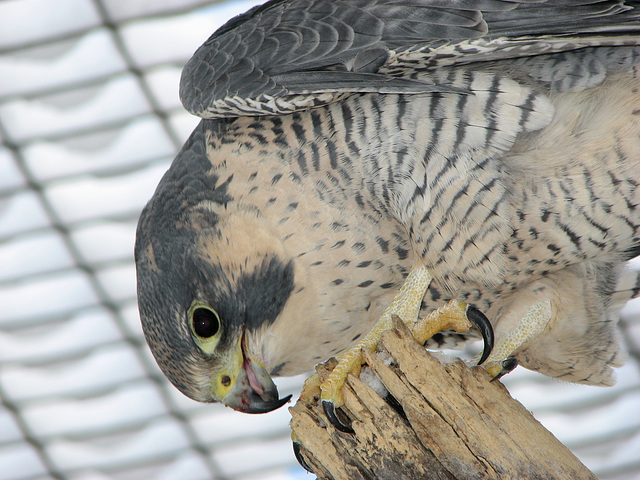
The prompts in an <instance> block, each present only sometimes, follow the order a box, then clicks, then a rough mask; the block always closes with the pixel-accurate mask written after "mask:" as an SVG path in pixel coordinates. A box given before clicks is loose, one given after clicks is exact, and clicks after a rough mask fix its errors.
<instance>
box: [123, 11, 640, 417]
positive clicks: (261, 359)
mask: <svg viewBox="0 0 640 480" xmlns="http://www.w3.org/2000/svg"><path fill="white" fill-rule="evenodd" d="M639 88H640V2H638V1H630V0H627V1H624V0H334V1H328V0H271V1H269V2H267V3H265V4H264V5H262V6H259V7H256V8H254V9H252V10H250V11H249V12H247V13H245V14H243V15H240V16H238V17H236V18H234V19H232V20H231V21H229V22H228V23H227V24H226V25H224V26H223V27H221V28H220V29H219V30H217V31H216V32H215V33H214V34H213V35H212V36H211V37H210V38H209V39H208V40H207V41H206V42H205V43H204V45H202V47H200V48H199V49H198V50H197V51H196V52H195V54H194V56H193V57H192V58H191V60H190V61H189V62H188V63H187V65H186V66H185V68H184V70H183V74H182V79H181V86H180V96H181V100H182V102H183V104H184V106H185V108H186V109H187V110H188V111H190V112H191V113H193V114H195V115H197V116H199V117H202V121H201V122H200V124H199V125H198V126H197V127H196V129H195V130H194V132H193V134H192V135H191V137H190V138H189V139H188V140H187V142H186V144H185V145H184V147H183V148H182V150H181V151H180V152H179V153H178V155H177V157H176V159H175V160H174V162H173V164H172V165H171V167H170V169H169V170H168V171H167V173H166V174H165V175H164V177H163V178H162V180H161V182H160V184H159V185H158V188H157V190H156V192H155V193H154V195H153V197H152V199H151V200H150V201H149V203H148V204H147V206H146V207H145V209H144V211H143V212H142V215H141V217H140V221H139V224H138V230H137V240H136V247H135V256H136V265H137V279H138V302H139V310H140V315H141V320H142V325H143V329H144V333H145V336H146V340H147V342H148V344H149V346H150V348H151V351H152V352H153V354H154V356H155V359H156V360H157V362H158V365H159V366H160V368H161V369H162V371H163V372H164V374H165V375H166V376H167V377H168V378H169V380H170V381H171V382H172V383H173V384H174V385H175V386H176V387H177V388H178V389H179V390H180V391H182V392H183V393H184V394H185V395H187V396H189V397H191V398H193V399H195V400H198V401H203V402H213V401H218V402H223V403H224V404H226V405H228V406H230V407H232V408H234V409H236V410H240V411H245V412H250V413H256V412H266V411H270V410H273V409H275V408H277V407H279V406H281V405H282V404H283V403H285V402H286V401H287V400H288V397H287V398H283V399H281V398H279V396H278V392H277V389H276V387H275V385H274V383H273V381H272V376H277V375H294V374H298V373H302V372H307V371H310V370H311V369H312V368H313V367H314V365H316V364H317V363H319V362H322V361H325V360H327V359H328V358H330V357H332V356H338V359H339V360H340V362H342V365H343V366H346V367H344V368H337V370H340V371H339V372H338V374H337V375H338V377H337V382H336V383H335V384H333V386H331V385H330V386H327V385H323V395H324V394H325V392H329V393H327V395H326V396H323V399H326V400H327V401H329V402H333V403H339V401H340V395H339V390H340V378H339V377H340V375H343V377H342V378H344V370H345V368H346V369H347V370H349V369H357V368H359V366H360V361H359V356H358V352H360V347H362V346H369V345H375V342H376V339H379V336H380V330H381V329H384V328H386V325H388V323H389V321H388V319H389V317H390V316H391V315H399V316H400V317H401V318H402V319H403V320H404V321H405V322H407V323H408V324H410V325H412V326H414V327H415V330H416V331H418V330H421V329H424V328H426V327H425V325H426V326H427V327H428V326H429V325H430V324H431V322H432V321H433V322H434V323H433V324H434V325H436V326H437V329H439V328H448V327H452V328H455V329H456V330H458V331H461V332H464V331H465V330H467V329H469V328H470V327H471V326H473V325H474V324H476V325H477V326H479V327H480V329H481V330H482V331H483V335H484V337H485V347H486V348H485V355H484V357H488V358H482V359H481V360H485V359H486V362H485V365H486V368H487V369H488V370H489V371H490V372H492V373H494V374H496V375H500V374H501V373H504V371H506V370H508V369H510V368H513V367H514V366H515V365H516V364H520V365H522V366H524V367H526V368H529V369H533V370H537V371H539V372H541V373H543V374H546V375H549V376H552V377H558V378H561V379H563V380H566V381H571V382H579V383H585V384H593V385H609V384H611V383H612V382H613V379H612V368H611V367H617V366H619V365H620V364H621V362H622V361H623V358H624V355H623V354H622V353H621V351H620V345H619V338H618V333H617V327H616V322H617V320H618V317H619V311H620V308H621V306H622V304H623V303H624V301H626V300H628V299H629V298H632V297H633V296H635V295H636V294H637V293H638V282H637V278H636V275H635V274H634V273H633V272H632V271H629V270H627V269H626V267H625V263H626V261H627V260H629V259H630V258H632V257H634V256H636V255H637V254H638V253H639V251H640V232H639V227H640V209H639V208H638V204H639V202H640V189H639V188H638V182H639V181H640V93H639ZM403 284H404V285H405V286H404V287H403ZM443 309H445V310H446V309H448V311H449V313H450V315H449V317H450V319H453V320H451V321H449V323H447V322H444V323H442V322H440V323H438V321H437V320H436V317H440V318H441V317H442V316H443V314H442V312H443ZM433 312H436V313H435V314H434V313H433ZM480 312H482V314H480ZM483 314H484V315H483ZM485 315H486V317H485ZM444 316H447V315H444ZM485 318H486V319H488V320H486V321H485ZM468 320H472V322H471V323H469V321H468ZM376 322H377V323H376ZM487 322H490V324H489V323H487ZM374 325H375V328H374ZM418 325H421V327H420V328H418ZM426 329H427V330H429V328H426ZM475 330H477V327H475V326H474V327H473V328H472V331H471V332H472V333H473V331H475ZM431 333H433V332H431ZM491 334H493V338H494V343H495V346H494V348H493V351H491V353H490V352H489V350H490V349H491V348H490V347H491V340H490V339H491ZM429 335H430V334H427V335H425V337H428V336H429ZM338 365H339V367H340V365H341V363H339V364H338ZM336 391H337V392H338V393H336Z"/></svg>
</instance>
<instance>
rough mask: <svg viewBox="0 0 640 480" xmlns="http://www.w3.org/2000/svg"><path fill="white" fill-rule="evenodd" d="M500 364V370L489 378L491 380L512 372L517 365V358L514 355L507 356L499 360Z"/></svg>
mask: <svg viewBox="0 0 640 480" xmlns="http://www.w3.org/2000/svg"><path fill="white" fill-rule="evenodd" d="M501 365H502V370H500V373H498V374H497V375H496V376H495V377H493V378H492V379H491V381H492V382H493V381H495V380H499V379H501V378H502V377H504V376H505V375H506V374H507V373H510V372H513V371H514V370H515V368H516V367H517V366H518V359H517V358H516V357H507V358H505V359H504V360H503V361H502V362H501Z"/></svg>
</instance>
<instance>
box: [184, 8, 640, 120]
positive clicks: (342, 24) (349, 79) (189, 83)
mask: <svg viewBox="0 0 640 480" xmlns="http://www.w3.org/2000/svg"><path fill="white" fill-rule="evenodd" d="M638 3H640V2H636V1H633V2H627V4H626V5H625V4H623V2H622V1H609V0H546V1H545V0H521V1H509V0H343V1H337V0H334V1H327V0H324V1H323V0H272V1H270V2H267V3H266V4H264V5H262V6H259V7H256V8H253V9H252V10H250V11H249V12H247V13H245V14H243V15H240V16H238V17H236V18H234V19H232V20H231V21H229V22H228V23H227V24H226V25H224V26H223V27H221V28H220V29H219V30H218V31H216V32H215V33H214V34H213V35H212V36H211V37H210V38H209V39H208V40H207V41H206V42H205V44H204V45H202V47H200V48H199V49H198V50H197V51H196V52H195V54H194V55H193V57H192V58H191V59H190V60H189V62H188V63H187V65H186V66H185V68H184V70H183V72H182V79H181V85H180V98H181V100H182V103H183V105H184V106H185V108H186V109H187V110H188V111H190V112H191V113H193V114H195V115H198V116H200V117H203V118H215V117H230V116H238V115H266V114H282V113H290V112H292V111H295V110H299V109H303V108H308V107H313V106H318V105H324V104H327V103H330V102H333V101H335V100H337V99H339V98H341V97H342V96H344V95H346V94H349V93H353V92H379V93H403V94H412V93H428V92H452V91H453V92H460V89H458V88H455V87H453V86H450V85H446V84H434V83H430V82H428V81H425V80H424V78H423V79H422V80H416V79H412V78H409V76H407V75H406V72H407V68H406V67H407V66H408V67H409V69H410V68H411V62H419V63H423V64H424V65H428V64H429V61H428V58H427V57H429V58H433V59H437V61H442V60H443V59H446V58H447V57H448V63H449V64H450V63H455V62H457V61H461V59H462V57H465V56H468V60H467V61H478V60H482V59H484V58H482V56H483V55H484V56H486V59H487V60H489V59H498V58H510V57H517V56H522V55H530V54H531V53H543V51H544V49H542V51H540V52H536V50H535V48H532V44H535V42H537V41H538V40H537V38H538V36H545V37H543V38H549V37H550V36H553V35H556V36H557V35H560V34H562V35H563V36H564V35H567V34H571V35H577V34H580V35H583V36H584V35H587V34H591V35H593V34H599V35H601V34H603V33H615V32H616V31H621V30H623V29H624V30H625V31H629V30H633V29H636V30H637V29H639V28H640V27H639V25H640V17H639V16H638V15H639V13H638V12H640V8H638V9H636V10H633V8H632V7H633V6H637V5H638ZM505 36H509V37H529V39H528V40H526V41H524V43H522V42H521V43H520V44H518V45H519V47H518V48H515V49H514V48H509V44H508V42H504V41H502V42H495V45H496V47H495V48H493V47H491V45H492V44H493V42H494V39H500V38H501V37H505ZM531 36H535V37H536V40H531V39H530V37H531ZM476 41H480V43H479V44H478V45H476V44H474V42H476ZM561 44H562V45H561V46H557V45H556V46H555V47H553V48H550V47H548V45H547V46H545V47H544V48H546V49H547V50H551V51H558V50H560V51H562V50H571V49H573V48H582V47H583V46H586V45H590V43H585V44H575V46H572V45H573V43H572V42H571V41H567V40H563V41H562V42H561ZM545 45H546V44H545ZM452 46H454V47H456V48H452ZM457 46H460V47H462V46H467V48H458V47H457ZM403 51H414V52H419V53H417V54H414V55H413V56H409V57H406V58H405V59H404V60H403V63H402V66H403V67H405V68H404V69H401V70H399V71H396V72H395V73H394V71H393V67H394V66H395V63H394V62H395V61H396V60H397V57H395V56H394V55H395V54H396V53H397V52H403ZM523 52H524V53H523ZM458 57H460V58H458ZM452 58H453V60H452ZM434 62H436V60H434ZM445 63H447V62H445ZM434 64H435V63H434Z"/></svg>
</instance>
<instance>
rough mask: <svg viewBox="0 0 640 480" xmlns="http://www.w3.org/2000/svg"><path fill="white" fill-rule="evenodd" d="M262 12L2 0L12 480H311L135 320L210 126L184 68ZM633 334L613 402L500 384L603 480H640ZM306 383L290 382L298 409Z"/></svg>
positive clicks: (2, 278) (0, 187) (600, 396)
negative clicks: (140, 286)
mask: <svg viewBox="0 0 640 480" xmlns="http://www.w3.org/2000/svg"><path fill="white" fill-rule="evenodd" d="M256 3H260V2H255V1H218V2H211V1H202V0H163V1H161V2H160V1H156V0H56V1H51V0H8V1H6V0H5V1H0V400H1V402H2V403H1V404H0V480H45V479H69V480H89V479H91V480H93V479H123V480H125V479H156V480H161V479H162V480H180V479H188V480H197V479H216V480H240V479H242V480H249V479H268V480H291V479H302V478H304V479H310V478H313V476H312V475H310V474H307V473H306V472H304V471H303V470H302V469H301V468H300V467H299V466H298V465H297V463H296V461H295V459H294V456H293V453H292V449H291V441H290V438H289V435H290V432H289V427H288V422H289V414H288V411H287V410H286V408H282V409H280V410H278V411H275V412H272V413H269V414H266V415H258V416H252V415H246V414H240V413H236V412H234V411H232V410H230V409H227V408H224V407H222V406H220V405H203V404H197V403H195V402H193V401H191V400H189V399H187V398H185V397H183V396H182V395H181V394H180V393H178V392H177V391H176V390H175V389H174V388H173V387H172V386H170V385H169V384H168V382H167V381H166V380H165V379H164V377H163V376H162V375H161V373H160V371H159V370H158V368H157V367H156V365H155V362H154V361H153V359H152V357H151V355H150V353H149V351H148V349H147V346H146V344H145V343H144V339H143V336H142V331H141V328H140V325H139V319H138V313H137V309H136V299H135V270H134V265H133V253H132V252H133V244H134V234H135V226H136V221H137V217H138V215H139V212H140V210H141V209H142V207H143V206H144V204H145V202H146V201H147V200H148V199H149V197H150V196H151V194H152V192H153V190H154V189H155V186H156V184H157V182H158V181H159V179H160V176H161V175H162V174H163V172H164V171H165V170H166V169H167V168H168V165H169V163H170V162H171V160H172V159H173V156H174V155H175V153H176V152H177V150H178V149H179V148H180V147H181V145H182V143H183V141H184V140H185V139H186V137H187V136H188V135H189V133H190V132H191V130H192V129H193V127H194V126H195V125H196V123H197V121H198V120H197V119H196V118H195V117H192V116H190V115H189V114H187V113H186V112H185V111H184V110H183V109H182V107H181V105H180V102H179V99H178V79H179V75H180V71H181V68H182V65H183V64H184V63H185V62H186V60H187V59H188V58H189V57H190V55H191V54H192V53H193V51H194V50H195V49H196V48H197V47H198V46H199V45H200V44H201V43H203V42H204V41H205V40H206V39H207V38H208V36H209V35H210V34H211V33H212V32H213V31H214V30H215V29H217V28H218V27H219V26H221V25H222V24H223V23H224V22H225V21H226V20H228V19H229V18H231V17H232V16H234V15H237V14H239V13H242V12H244V11H246V10H247V9H249V8H250V7H251V6H252V5H254V4H256ZM632 266H633V265H632ZM636 266H637V267H638V268H640V263H638V262H636ZM622 328H623V330H624V332H625V339H626V343H627V347H628V349H629V351H630V352H631V353H630V358H629V361H628V363H627V365H626V366H625V367H624V368H622V369H620V370H619V372H618V383H617V385H616V386H615V387H613V388H607V389H604V388H596V387H585V386H576V385H568V384H563V383H560V382H557V381H554V380H550V379H547V378H543V377H541V376H539V375H537V374H534V373H532V372H528V371H526V370H523V369H521V368H520V369H517V370H516V371H515V372H514V373H512V374H510V375H508V376H507V377H506V379H505V380H504V383H505V384H507V385H508V387H509V389H510V391H511V392H512V394H513V395H514V396H515V397H516V398H518V399H519V400H520V401H521V402H522V403H523V404H524V405H525V406H526V407H527V408H528V409H530V410H532V411H533V412H534V414H535V415H536V417H537V418H538V419H539V420H540V421H542V423H543V424H544V425H545V426H547V428H549V429H550V430H551V431H552V432H553V433H554V434H555V435H556V436H557V437H558V438H559V439H560V440H561V441H562V442H563V443H565V444H566V445H567V446H568V447H569V448H570V449H571V450H572V451H573V452H574V453H575V454H576V455H577V456H578V457H579V458H580V459H581V460H582V461H583V462H584V463H585V464H586V465H587V466H588V467H589V468H591V469H592V470H593V471H594V472H595V473H596V474H597V475H598V476H599V477H600V478H601V479H606V480H633V479H635V480H638V479H640V302H631V303H630V304H629V305H628V306H627V307H626V308H625V311H624V321H623V325H622ZM302 381H303V378H302V377H296V378H290V379H280V380H279V381H278V382H277V383H278V385H279V388H280V391H281V392H282V394H283V395H286V394H288V393H292V394H294V398H297V394H298V393H299V388H300V385H301V383H302Z"/></svg>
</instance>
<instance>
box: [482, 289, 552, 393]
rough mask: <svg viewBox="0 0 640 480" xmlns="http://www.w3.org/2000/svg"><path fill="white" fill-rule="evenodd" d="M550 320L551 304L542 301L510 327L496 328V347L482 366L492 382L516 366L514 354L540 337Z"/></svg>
mask: <svg viewBox="0 0 640 480" xmlns="http://www.w3.org/2000/svg"><path fill="white" fill-rule="evenodd" d="M550 319H551V302H550V301H548V300H544V301H541V302H538V303H534V304H533V305H532V306H531V308H530V309H529V310H528V312H527V313H526V315H525V316H524V317H523V318H521V319H517V320H518V321H517V323H515V324H514V325H513V326H512V327H502V326H501V325H499V326H498V329H499V330H498V332H497V333H498V337H497V341H496V346H495V348H494V349H493V351H492V352H491V355H489V357H488V358H487V359H486V362H485V364H484V365H483V366H484V368H485V370H487V372H489V374H490V375H491V376H492V377H493V379H492V381H494V380H498V379H499V378H501V377H503V376H504V375H506V374H507V373H509V372H511V371H512V370H513V369H514V368H516V367H517V366H518V360H517V358H516V357H515V356H514V355H513V354H514V352H516V350H518V349H519V348H520V347H521V346H522V345H524V344H526V343H527V342H528V341H529V340H530V339H532V338H534V337H537V336H538V335H540V334H541V333H542V331H543V330H544V329H545V328H546V327H547V325H548V324H549V320H550ZM507 322H508V320H507ZM501 327H502V328H501Z"/></svg>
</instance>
